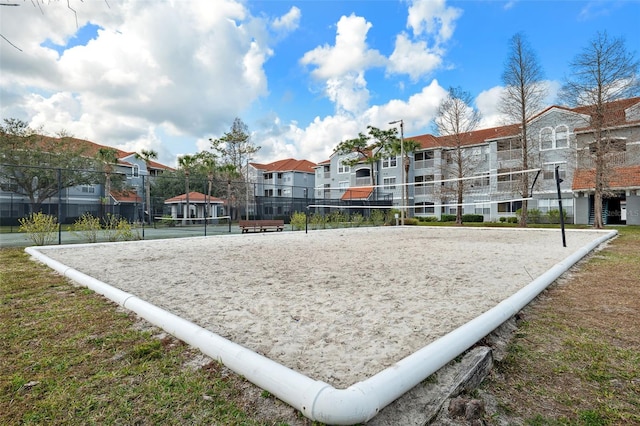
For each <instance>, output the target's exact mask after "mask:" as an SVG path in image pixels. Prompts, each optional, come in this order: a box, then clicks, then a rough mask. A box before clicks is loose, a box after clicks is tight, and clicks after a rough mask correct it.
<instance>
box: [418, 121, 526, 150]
mask: <svg viewBox="0 0 640 426" xmlns="http://www.w3.org/2000/svg"><path fill="white" fill-rule="evenodd" d="M518 134H520V125H519V124H512V125H509V126H501V127H491V128H488V129H480V130H475V131H473V132H468V133H466V134H463V135H462V138H461V144H462V145H463V146H470V145H480V144H483V143H486V142H487V141H488V140H493V139H500V138H505V137H508V136H517V135H518ZM406 139H407V140H414V141H416V142H418V143H419V144H420V148H421V149H434V148H443V147H450V146H452V145H454V141H453V136H434V135H430V134H426V135H418V136H411V137H407V138H406Z"/></svg>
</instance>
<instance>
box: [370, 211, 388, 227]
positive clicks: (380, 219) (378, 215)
mask: <svg viewBox="0 0 640 426" xmlns="http://www.w3.org/2000/svg"><path fill="white" fill-rule="evenodd" d="M384 218H385V214H384V211H383V210H372V211H371V223H373V225H374V226H380V225H382V224H384Z"/></svg>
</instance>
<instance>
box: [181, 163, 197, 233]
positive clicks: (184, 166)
mask: <svg viewBox="0 0 640 426" xmlns="http://www.w3.org/2000/svg"><path fill="white" fill-rule="evenodd" d="M197 163H198V157H196V156H195V155H190V154H186V155H183V156H182V157H179V158H178V165H179V166H180V168H181V169H182V171H183V172H184V187H185V197H186V200H185V202H186V206H185V210H184V216H183V218H182V223H183V224H185V223H187V219H188V218H189V217H190V214H189V192H190V189H189V175H191V171H192V170H193V169H194V168H195V167H196V165H197ZM189 223H190V222H189Z"/></svg>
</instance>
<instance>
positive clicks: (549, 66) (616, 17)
mask: <svg viewBox="0 0 640 426" xmlns="http://www.w3.org/2000/svg"><path fill="white" fill-rule="evenodd" d="M62 3H64V2H52V3H44V4H41V6H40V7H39V8H38V7H34V6H33V4H32V3H29V2H24V3H20V6H17V7H5V8H3V9H2V10H1V12H2V14H1V16H0V20H1V24H2V25H1V28H2V30H1V33H2V35H3V36H4V37H5V38H6V39H7V40H8V41H10V42H11V43H9V42H8V41H6V40H4V39H2V40H0V55H1V58H2V61H1V63H0V68H1V72H2V79H1V81H0V95H1V96H2V98H1V100H2V102H1V104H0V108H1V110H2V118H9V117H13V118H20V119H23V120H25V121H27V122H29V123H30V124H31V125H32V127H34V128H42V130H43V131H45V132H48V133H49V134H55V133H57V132H59V131H61V130H63V129H64V130H65V131H66V132H67V133H70V134H72V135H73V136H75V137H78V138H85V139H89V140H92V141H95V142H98V143H101V144H105V145H111V146H115V147H118V148H120V149H124V150H128V151H140V150H142V149H154V150H156V151H158V153H159V154H160V157H159V160H160V161H162V162H163V163H165V164H168V165H175V163H176V157H177V156H178V155H182V154H187V153H195V152H198V151H200V150H203V149H207V148H209V142H208V140H209V138H217V137H220V136H221V135H222V134H223V133H224V132H225V131H228V130H229V128H230V126H231V124H232V122H233V119H234V118H235V117H239V118H241V119H242V120H243V121H244V122H245V123H246V124H247V125H248V127H249V130H250V132H251V134H252V140H253V142H254V143H255V144H256V145H259V146H261V147H262V148H261V150H260V151H259V152H258V154H257V155H256V157H255V161H260V162H270V161H275V160H278V159H284V158H290V157H293V158H297V159H308V160H311V161H315V162H318V161H323V160H325V159H327V158H328V157H329V155H330V154H331V152H332V150H333V149H334V148H335V146H336V145H337V144H338V143H339V142H340V141H341V140H344V139H347V138H351V137H354V136H356V135H357V133H358V132H360V131H364V130H365V129H366V126H367V125H373V126H376V127H380V128H386V127H388V126H389V125H388V122H389V121H392V120H398V119H402V120H403V121H404V125H405V135H407V136H411V135H418V134H423V133H428V132H433V128H432V120H433V118H434V116H435V114H436V111H437V107H438V104H439V103H440V101H441V100H442V98H443V97H444V96H445V95H446V91H447V89H448V88H449V87H452V86H459V87H461V88H462V89H463V90H465V91H468V92H469V93H470V94H471V96H472V98H473V99H474V102H475V105H474V106H475V107H477V108H478V109H479V110H480V112H481V113H482V115H483V126H485V127H490V126H495V125H501V124H503V121H502V120H503V119H502V118H501V117H500V115H499V113H498V112H497V105H498V99H499V96H500V93H501V90H502V87H501V84H502V83H501V74H502V72H503V68H504V62H505V60H506V57H507V54H508V42H509V39H510V38H511V37H512V36H513V35H514V34H515V33H517V32H522V33H523V34H524V35H525V36H526V38H527V39H528V41H529V43H530V45H531V47H532V48H533V50H534V51H535V52H536V54H537V55H538V58H539V62H540V65H541V67H542V69H543V71H544V73H545V78H546V80H547V81H548V87H549V98H548V103H549V104H552V103H555V102H556V99H555V94H556V93H557V90H558V88H559V87H560V85H561V83H562V81H563V79H564V78H565V77H566V76H568V75H569V72H570V70H569V68H568V64H569V62H570V61H571V60H572V59H573V58H574V57H575V56H576V55H577V54H578V53H580V52H581V50H582V49H584V48H585V47H587V45H588V43H589V41H590V40H591V39H592V38H593V37H594V36H595V35H596V33H597V32H598V31H607V32H608V33H609V35H610V36H612V37H623V38H624V39H625V41H626V46H627V48H628V50H630V51H632V52H635V54H636V57H637V56H638V55H640V32H639V31H638V29H637V25H638V24H637V22H640V2H639V1H508V2H506V1H443V0H440V1H428V2H421V1H391V0H383V1H375V0H370V1H328V0H324V1H313V0H311V1H288V0H277V1H276V0H273V1H246V2H244V1H235V0H216V1H205V0H202V1H201V0H189V1H187V0H183V1H174V2H164V1H158V2H151V3H150V2H143V1H140V0H121V1H109V2H108V3H107V2H103V1H97V0H96V1H85V2H80V1H77V2H76V1H73V0H71V2H70V4H71V6H72V7H73V8H74V9H75V11H76V13H77V22H78V24H77V26H76V16H75V15H74V14H73V12H71V11H70V10H69V9H68V8H67V7H66V3H65V4H62Z"/></svg>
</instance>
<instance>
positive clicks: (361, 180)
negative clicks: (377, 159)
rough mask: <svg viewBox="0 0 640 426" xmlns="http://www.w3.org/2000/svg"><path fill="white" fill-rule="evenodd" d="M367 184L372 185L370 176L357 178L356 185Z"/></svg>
mask: <svg viewBox="0 0 640 426" xmlns="http://www.w3.org/2000/svg"><path fill="white" fill-rule="evenodd" d="M367 185H371V178H370V177H369V176H367V177H361V178H356V186H367Z"/></svg>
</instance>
